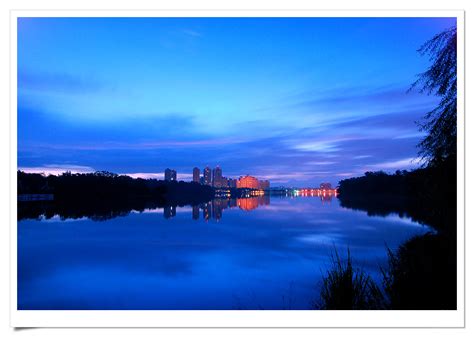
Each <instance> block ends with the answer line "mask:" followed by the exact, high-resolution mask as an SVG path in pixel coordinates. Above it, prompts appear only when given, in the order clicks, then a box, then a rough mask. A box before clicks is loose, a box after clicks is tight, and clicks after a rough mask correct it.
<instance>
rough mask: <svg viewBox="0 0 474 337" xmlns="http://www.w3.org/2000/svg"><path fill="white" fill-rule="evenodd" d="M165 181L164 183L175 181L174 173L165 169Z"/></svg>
mask: <svg viewBox="0 0 474 337" xmlns="http://www.w3.org/2000/svg"><path fill="white" fill-rule="evenodd" d="M165 180H166V181H176V171H175V170H171V169H169V168H167V169H166V170H165Z"/></svg>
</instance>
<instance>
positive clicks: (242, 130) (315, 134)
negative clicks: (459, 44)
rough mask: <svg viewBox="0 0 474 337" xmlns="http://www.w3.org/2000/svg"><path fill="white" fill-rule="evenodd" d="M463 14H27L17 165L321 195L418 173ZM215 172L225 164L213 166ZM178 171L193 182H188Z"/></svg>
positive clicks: (21, 44) (21, 41) (21, 39)
mask: <svg viewBox="0 0 474 337" xmlns="http://www.w3.org/2000/svg"><path fill="white" fill-rule="evenodd" d="M455 23H456V21H455V19H453V18H343V19H341V18H20V19H19V21H18V167H19V169H22V170H24V171H26V172H33V171H34V172H45V173H58V172H62V171H66V170H69V171H72V172H92V171H100V170H106V171H111V172H114V173H118V174H128V175H130V176H132V177H150V178H160V177H163V172H164V169H165V168H167V167H173V169H174V170H176V171H177V173H178V174H177V179H178V180H185V181H191V180H192V178H193V175H192V174H193V173H192V171H191V169H192V168H193V167H194V166H197V167H200V168H204V167H206V166H207V165H209V164H212V163H219V164H220V165H221V167H226V172H228V173H227V174H228V176H231V177H238V176H243V175H245V174H252V175H254V176H257V177H259V178H260V179H266V180H270V181H271V182H272V184H273V185H275V186H278V185H283V186H295V187H302V186H315V185H319V183H320V182H323V181H327V182H330V183H332V184H333V185H337V182H338V181H339V180H341V179H344V178H348V177H352V176H358V175H362V174H363V173H364V172H365V171H376V170H385V171H388V172H393V171H395V170H397V169H411V168H415V167H417V165H418V163H417V151H418V149H417V148H416V145H417V144H418V142H419V141H420V139H421V138H422V137H423V135H424V134H423V133H421V132H419V131H418V127H417V125H416V123H415V122H416V121H419V120H421V119H422V117H423V115H424V114H425V113H426V112H427V111H430V110H431V109H432V108H433V107H434V106H436V104H437V102H438V100H437V99H436V98H435V97H432V96H427V95H425V94H419V93H418V92H416V91H410V92H407V90H408V89H409V88H410V85H411V83H413V82H414V81H415V80H416V75H417V74H419V73H421V72H422V71H424V70H425V69H426V67H427V65H428V64H429V60H428V58H427V57H422V56H421V55H419V53H417V49H418V48H419V47H420V46H421V45H422V44H423V43H424V42H425V41H427V40H428V39H430V38H431V37H432V36H434V35H435V34H437V33H439V32H441V31H442V30H444V29H446V28H449V27H451V26H453V25H455ZM213 166H215V165H213ZM180 172H187V173H186V174H183V173H181V174H180Z"/></svg>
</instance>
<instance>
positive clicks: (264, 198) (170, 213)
mask: <svg viewBox="0 0 474 337" xmlns="http://www.w3.org/2000/svg"><path fill="white" fill-rule="evenodd" d="M287 197H288V196H280V198H287ZM292 198H312V199H319V200H320V201H321V203H322V204H326V203H331V201H332V199H333V195H331V194H328V195H322V194H321V195H320V196H310V195H298V196H294V195H291V197H290V199H292ZM268 205H270V196H269V195H260V196H256V197H249V198H227V199H224V198H216V199H213V200H211V201H209V202H206V203H202V204H199V205H194V206H191V207H192V211H191V218H192V219H193V220H199V218H200V217H199V214H200V213H202V219H203V220H204V221H209V220H210V219H213V220H216V221H219V220H221V219H222V216H223V213H224V210H226V209H232V208H238V209H240V210H242V211H245V212H250V211H254V210H256V209H257V208H258V207H262V206H268ZM151 210H152V209H148V210H146V211H148V212H149V211H151ZM146 211H145V212H146ZM176 213H177V208H176V206H166V207H164V208H163V217H164V218H165V219H170V218H173V217H175V216H176Z"/></svg>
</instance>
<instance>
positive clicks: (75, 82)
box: [18, 70, 105, 94]
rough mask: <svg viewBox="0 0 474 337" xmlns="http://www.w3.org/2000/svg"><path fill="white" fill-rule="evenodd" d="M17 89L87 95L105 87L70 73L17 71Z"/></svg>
mask: <svg viewBox="0 0 474 337" xmlns="http://www.w3.org/2000/svg"><path fill="white" fill-rule="evenodd" d="M18 88H19V89H27V90H34V91H51V92H60V93H73V94H78V93H79V94H87V93H96V92H98V91H101V90H103V89H104V88H105V86H104V84H102V83H99V82H98V81H97V80H95V79H93V77H92V76H88V77H87V80H86V79H85V78H84V77H80V76H77V75H72V74H70V73H53V72H38V71H34V72H33V71H24V70H19V71H18Z"/></svg>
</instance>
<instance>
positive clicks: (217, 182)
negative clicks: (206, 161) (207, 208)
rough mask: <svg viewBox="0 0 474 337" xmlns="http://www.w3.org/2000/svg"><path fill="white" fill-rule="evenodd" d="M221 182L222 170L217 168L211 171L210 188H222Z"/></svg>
mask: <svg viewBox="0 0 474 337" xmlns="http://www.w3.org/2000/svg"><path fill="white" fill-rule="evenodd" d="M222 180H223V179H222V169H221V168H220V167H219V166H217V167H216V168H215V169H214V170H212V186H214V187H223V183H222Z"/></svg>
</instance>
